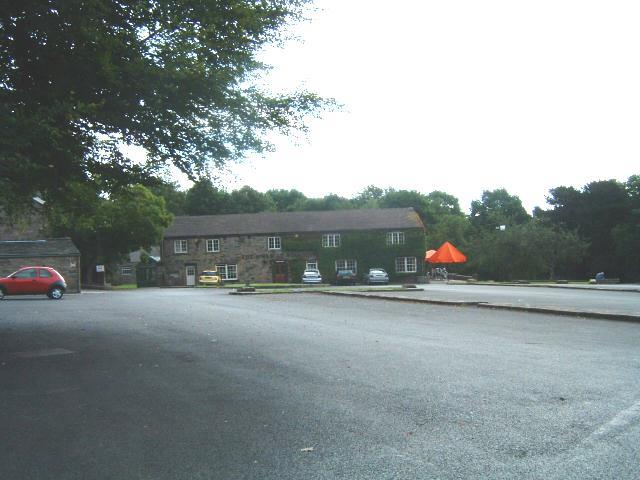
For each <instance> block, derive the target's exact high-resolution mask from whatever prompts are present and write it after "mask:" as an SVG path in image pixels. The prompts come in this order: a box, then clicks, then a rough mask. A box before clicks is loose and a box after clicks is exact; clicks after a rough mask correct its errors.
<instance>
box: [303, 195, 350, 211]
mask: <svg viewBox="0 0 640 480" xmlns="http://www.w3.org/2000/svg"><path fill="white" fill-rule="evenodd" d="M298 207H301V208H300V210H306V211H311V210H313V211H318V210H347V209H349V208H354V205H353V203H352V202H351V200H349V199H348V198H344V197H341V196H339V195H336V194H333V193H330V194H329V195H325V196H324V197H322V198H308V199H307V200H306V201H305V202H304V203H302V204H301V205H300V204H298Z"/></svg>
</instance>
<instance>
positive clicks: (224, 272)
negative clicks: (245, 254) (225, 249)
mask: <svg viewBox="0 0 640 480" xmlns="http://www.w3.org/2000/svg"><path fill="white" fill-rule="evenodd" d="M216 269H217V270H218V275H220V278H221V279H222V280H238V265H237V264H235V263H227V264H221V265H216Z"/></svg>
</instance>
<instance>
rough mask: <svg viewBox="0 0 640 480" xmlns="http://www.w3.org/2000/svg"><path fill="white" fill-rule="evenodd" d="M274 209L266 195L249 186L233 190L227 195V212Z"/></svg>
mask: <svg viewBox="0 0 640 480" xmlns="http://www.w3.org/2000/svg"><path fill="white" fill-rule="evenodd" d="M267 210H275V206H274V204H273V202H272V200H271V198H270V197H269V196H268V195H265V194H264V193H262V192H259V191H257V190H255V189H253V188H251V187H249V186H246V185H245V186H244V187H242V188H241V189H240V190H234V191H233V192H231V194H230V195H229V213H258V212H266V211H267Z"/></svg>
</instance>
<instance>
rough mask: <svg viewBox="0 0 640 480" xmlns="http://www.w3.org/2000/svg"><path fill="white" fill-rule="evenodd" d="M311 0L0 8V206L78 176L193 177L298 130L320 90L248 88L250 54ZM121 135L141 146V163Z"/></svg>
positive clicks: (24, 0)
mask: <svg viewBox="0 0 640 480" xmlns="http://www.w3.org/2000/svg"><path fill="white" fill-rule="evenodd" d="M306 3H307V0H265V1H260V2H255V1H250V0H226V1H225V2H219V1H217V0H201V1H196V2H194V1H182V0H139V1H137V2H118V1H115V0H84V1H81V2H80V1H73V0H57V1H52V2H47V1H42V0H21V1H15V2H11V1H9V2H3V4H2V7H1V8H0V125H2V126H3V128H2V129H1V130H0V158H1V159H2V162H1V163H0V205H2V206H4V207H5V209H7V210H11V208H12V207H14V208H15V207H18V206H21V205H28V200H29V199H30V197H31V196H32V195H33V194H35V193H36V192H37V193H40V195H41V196H42V197H43V198H44V199H45V200H48V201H50V203H57V202H58V201H60V200H61V199H64V197H65V195H66V192H67V189H68V186H69V185H70V184H72V183H80V182H85V183H88V184H91V185H93V189H94V190H95V191H96V192H115V191H117V190H118V189H119V188H123V187H125V186H127V185H131V184H133V183H143V182H147V181H149V179H150V178H153V177H156V176H157V175H158V174H159V173H161V172H162V171H163V170H164V169H165V168H166V166H167V165H168V164H173V165H174V166H176V167H177V168H178V169H180V170H181V171H182V172H184V173H186V174H187V175H188V176H189V177H190V178H192V179H195V178H197V177H199V176H202V175H203V174H205V173H206V172H207V170H208V168H209V167H210V166H212V165H213V166H220V165H222V164H224V163H225V162H227V161H229V160H231V159H237V158H241V157H242V156H243V155H244V154H245V153H246V152H247V151H261V150H264V149H265V147H267V146H268V145H267V143H266V141H265V136H264V133H266V132H268V131H272V130H278V131H282V132H287V131H290V130H292V129H295V130H298V129H304V128H305V126H304V119H305V117H306V115H307V114H309V113H315V112H317V111H318V110H319V109H320V108H322V107H325V106H327V105H328V104H329V103H330V102H327V101H324V100H322V99H320V98H319V97H317V96H316V95H314V94H311V93H308V92H294V93H292V94H289V95H278V94H267V93H265V92H261V91H259V90H258V89H257V88H256V87H255V81H254V80H255V78H257V75H256V74H257V73H258V72H259V71H261V70H262V69H263V67H264V66H263V65H262V64H261V63H260V62H259V61H258V60H257V58H256V55H257V52H259V51H260V49H261V48H262V47H263V46H264V45H266V44H267V43H270V42H274V41H277V40H278V38H279V32H280V31H281V30H282V27H283V26H284V25H285V24H287V23H288V22H291V21H294V20H296V19H298V18H300V16H301V14H302V12H303V9H304V7H305V4H306ZM122 145H135V146H139V147H142V148H144V149H145V150H146V152H148V157H147V161H146V163H145V164H142V165H141V164H137V163H134V162H132V161H131V160H129V159H128V158H126V157H125V155H123V153H122V149H121V147H122Z"/></svg>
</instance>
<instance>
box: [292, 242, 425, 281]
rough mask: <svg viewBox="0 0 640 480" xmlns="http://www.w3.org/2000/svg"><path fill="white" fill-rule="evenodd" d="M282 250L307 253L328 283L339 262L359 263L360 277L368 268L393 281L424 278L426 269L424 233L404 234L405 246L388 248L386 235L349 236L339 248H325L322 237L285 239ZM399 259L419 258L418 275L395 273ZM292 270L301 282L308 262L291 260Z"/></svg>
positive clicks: (295, 277)
mask: <svg viewBox="0 0 640 480" xmlns="http://www.w3.org/2000/svg"><path fill="white" fill-rule="evenodd" d="M282 248H283V250H284V251H287V252H297V253H304V254H306V255H307V258H315V259H317V260H318V268H319V270H320V273H321V274H322V277H323V279H324V280H325V281H332V280H333V278H334V276H335V262H336V260H346V259H357V260H358V274H359V275H361V274H362V273H364V272H366V271H367V270H368V269H369V268H373V267H382V268H384V269H385V270H386V271H387V272H388V273H389V276H390V277H391V278H392V279H395V280H399V279H402V278H403V277H407V276H415V275H421V274H422V271H423V265H424V261H423V259H424V251H425V246H424V233H423V232H422V231H421V230H407V231H405V244H404V245H387V236H386V231H368V232H346V233H344V234H342V235H341V237H340V246H339V247H336V248H323V247H322V235H320V234H313V235H299V236H286V237H283V238H282ZM396 257H417V258H416V259H417V266H418V272H417V273H413V274H401V273H395V270H396V266H395V258H396ZM289 265H290V269H291V273H292V276H293V278H294V279H297V278H300V277H301V276H302V272H303V271H304V268H305V266H306V260H305V259H299V260H292V261H291V262H290V264H289Z"/></svg>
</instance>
